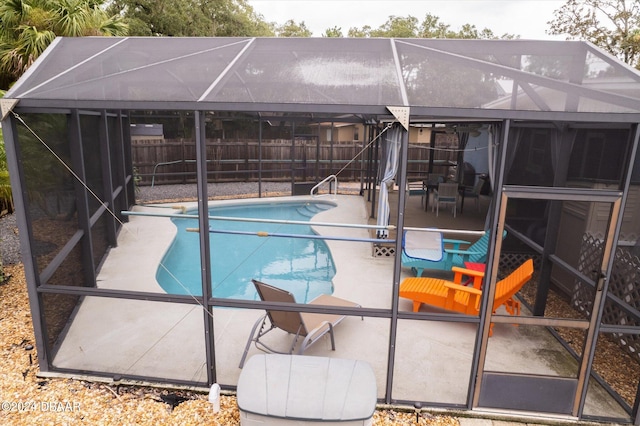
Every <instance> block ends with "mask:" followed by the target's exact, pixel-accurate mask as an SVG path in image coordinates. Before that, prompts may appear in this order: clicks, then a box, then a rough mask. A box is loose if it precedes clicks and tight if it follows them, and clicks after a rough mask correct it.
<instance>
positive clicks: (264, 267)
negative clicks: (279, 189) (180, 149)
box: [156, 202, 336, 303]
mask: <svg viewBox="0 0 640 426" xmlns="http://www.w3.org/2000/svg"><path fill="white" fill-rule="evenodd" d="M331 207H333V205H332V204H329V203H322V202H318V203H312V204H310V203H300V202H298V203H270V204H262V203H256V204H253V205H241V206H227V207H215V208H212V209H210V210H209V216H223V217H245V218H262V219H280V220H282V219H284V220H296V221H309V219H310V218H311V217H313V216H314V215H315V214H317V213H318V212H321V211H323V210H327V209H329V208H331ZM172 220H173V222H174V224H175V225H176V227H177V228H178V230H177V234H176V238H175V240H174V241H173V243H172V244H171V246H170V248H169V250H168V251H167V253H166V254H165V256H164V258H163V260H162V265H160V266H159V267H158V271H157V273H156V279H157V281H158V283H159V284H160V286H161V287H162V288H163V289H164V290H165V291H166V292H167V293H169V294H192V295H196V296H200V295H202V281H201V277H200V269H201V268H200V242H199V239H198V233H196V232H187V231H186V228H197V227H198V222H197V219H172ZM210 226H211V228H212V229H214V230H233V231H248V232H258V231H265V232H269V233H287V234H305V235H314V233H313V231H312V230H311V227H310V226H306V225H284V224H271V223H251V222H235V221H224V220H211V221H210ZM209 236H210V239H211V269H212V286H213V296H214V297H221V298H230V299H244V300H257V299H258V296H257V294H256V291H255V288H254V286H253V284H252V283H251V279H252V278H253V279H257V280H259V281H263V282H265V283H267V284H271V285H274V286H276V287H280V288H283V289H286V290H287V291H290V292H291V293H293V295H294V296H295V298H296V301H297V302H299V303H306V302H308V301H310V300H312V299H313V298H315V297H317V296H318V295H320V294H331V293H332V292H333V285H332V282H331V280H332V278H333V276H334V275H335V272H336V271H335V266H334V263H333V259H332V257H331V253H330V251H329V248H328V247H327V245H326V243H325V242H324V241H323V240H320V239H308V238H281V237H258V236H255V235H232V234H217V233H210V234H209ZM167 270H168V271H167Z"/></svg>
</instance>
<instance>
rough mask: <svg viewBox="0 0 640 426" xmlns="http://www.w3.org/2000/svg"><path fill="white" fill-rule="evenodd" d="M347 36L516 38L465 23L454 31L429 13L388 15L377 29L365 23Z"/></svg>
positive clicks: (351, 30) (350, 30) (353, 29)
mask: <svg viewBox="0 0 640 426" xmlns="http://www.w3.org/2000/svg"><path fill="white" fill-rule="evenodd" d="M348 34H349V37H394V38H417V37H419V38H467V39H497V38H505V39H509V38H516V37H517V36H515V35H513V34H504V35H502V36H500V37H497V36H496V35H495V34H494V33H493V31H491V30H490V29H488V28H484V29H482V30H478V28H477V27H476V26H475V25H471V24H465V25H463V26H462V28H461V29H460V30H457V31H454V30H452V29H451V26H450V25H447V24H444V23H442V22H440V18H439V17H437V16H435V15H432V14H430V13H428V14H426V15H425V17H424V19H423V21H422V22H419V21H418V18H415V17H413V16H411V15H409V16H407V17H402V16H389V19H387V21H386V22H385V23H384V24H382V25H381V26H380V27H378V28H377V29H372V28H371V27H370V26H368V25H365V26H364V27H362V28H350V29H349V33H348Z"/></svg>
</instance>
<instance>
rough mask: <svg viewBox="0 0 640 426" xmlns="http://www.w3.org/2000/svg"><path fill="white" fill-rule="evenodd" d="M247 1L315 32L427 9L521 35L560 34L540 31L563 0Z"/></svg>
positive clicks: (457, 21) (455, 24) (444, 18)
mask: <svg viewBox="0 0 640 426" xmlns="http://www.w3.org/2000/svg"><path fill="white" fill-rule="evenodd" d="M248 3H249V4H250V5H251V6H252V7H253V8H254V10H255V11H256V12H257V13H259V14H261V15H262V16H263V17H264V19H265V20H267V21H269V22H276V23H278V24H283V23H285V22H286V21H287V20H289V19H293V20H294V21H296V22H297V23H300V22H302V21H304V23H305V25H306V26H307V28H309V29H310V30H311V31H312V32H313V35H314V36H316V37H321V36H322V34H323V33H324V31H325V30H326V29H327V28H332V27H334V26H337V27H340V28H342V33H343V34H344V35H345V36H346V35H347V32H348V31H349V28H351V27H357V28H362V27H363V26H364V25H369V26H370V27H371V28H378V27H379V26H380V25H382V24H384V23H385V22H386V21H387V19H388V18H389V16H391V15H394V16H401V17H407V16H409V15H411V16H414V17H416V18H418V21H419V22H420V23H421V22H422V21H423V20H424V17H425V15H426V14H427V13H431V14H432V15H435V16H438V17H439V18H440V22H442V23H444V24H447V25H450V29H452V30H459V29H460V28H461V27H462V25H464V24H472V25H475V26H476V28H478V30H482V29H483V28H488V29H490V30H492V31H493V33H494V34H496V35H497V36H500V35H502V34H504V33H510V34H515V35H520V37H521V38H523V39H550V38H555V39H558V38H560V39H564V38H565V37H558V36H549V35H547V34H545V32H546V31H547V30H548V29H549V25H548V24H547V22H548V21H550V20H552V19H553V11H554V10H556V9H558V8H560V7H561V6H562V5H563V4H564V3H565V1H564V0H561V1H558V0H248Z"/></svg>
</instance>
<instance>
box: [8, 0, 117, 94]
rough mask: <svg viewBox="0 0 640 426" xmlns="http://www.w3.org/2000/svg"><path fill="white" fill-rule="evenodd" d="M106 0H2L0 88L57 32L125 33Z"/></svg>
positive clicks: (49, 41) (9, 81)
mask: <svg viewBox="0 0 640 426" xmlns="http://www.w3.org/2000/svg"><path fill="white" fill-rule="evenodd" d="M103 4H104V0H3V1H2V2H0V89H7V88H8V87H9V85H10V84H11V83H12V82H14V81H16V80H17V79H18V78H19V77H20V76H21V75H22V73H24V71H25V70H26V69H27V68H28V67H29V66H30V65H31V64H32V63H33V61H35V60H36V58H37V57H38V56H40V54H41V53H42V52H43V51H44V50H45V49H46V48H47V46H49V44H50V43H51V42H52V41H53V39H54V38H55V37H56V36H65V37H79V36H95V35H107V36H108V35H125V34H126V32H127V27H126V25H124V23H123V21H122V20H121V19H120V17H118V16H109V15H108V14H107V13H106V12H105V11H104V9H103V7H102V6H103Z"/></svg>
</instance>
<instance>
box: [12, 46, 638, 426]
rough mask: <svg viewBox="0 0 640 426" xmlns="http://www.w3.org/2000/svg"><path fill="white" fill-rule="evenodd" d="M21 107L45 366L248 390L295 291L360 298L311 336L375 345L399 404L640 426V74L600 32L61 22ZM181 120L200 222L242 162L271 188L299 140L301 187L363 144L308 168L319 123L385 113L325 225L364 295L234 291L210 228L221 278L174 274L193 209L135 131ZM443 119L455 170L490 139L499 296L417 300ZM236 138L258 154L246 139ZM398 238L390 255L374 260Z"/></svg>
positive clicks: (382, 378)
mask: <svg viewBox="0 0 640 426" xmlns="http://www.w3.org/2000/svg"><path fill="white" fill-rule="evenodd" d="M0 106H1V107H2V129H3V133H4V137H5V144H6V151H7V157H8V161H9V168H10V173H11V179H12V189H13V194H14V197H15V206H16V209H17V213H16V214H17V217H18V223H19V227H20V238H21V243H22V255H23V261H24V265H25V272H26V277H27V282H28V291H29V298H30V304H31V310H32V317H33V323H34V331H35V337H36V348H37V352H38V363H39V367H40V370H41V373H42V374H62V375H69V376H74V377H78V376H80V375H84V376H90V377H94V378H98V379H101V380H108V381H109V380H113V381H117V382H122V383H127V382H140V381H142V382H159V383H170V384H173V385H188V386H194V387H200V388H206V387H207V386H209V385H211V384H212V383H219V384H220V385H221V386H222V387H223V388H225V389H230V390H233V389H235V387H236V384H237V378H238V375H239V372H240V369H239V368H238V363H239V361H240V358H241V355H242V352H243V349H244V345H245V342H246V339H247V336H248V335H249V332H250V329H251V326H252V325H253V323H254V321H255V320H256V318H258V317H259V316H260V315H262V314H263V313H264V310H265V309H274V308H277V309H279V310H283V311H298V312H311V313H333V314H343V315H346V316H347V318H346V319H345V321H343V323H342V324H341V325H340V328H339V329H338V327H336V340H337V342H336V346H337V348H336V351H335V352H334V351H331V350H328V343H327V342H324V343H318V344H316V345H314V346H313V347H312V348H310V350H309V351H308V352H305V353H309V354H314V355H319V356H330V357H344V358H358V359H362V360H365V361H367V362H369V363H370V364H371V365H372V366H373V367H374V371H375V372H376V380H377V387H378V389H377V392H378V400H379V401H380V402H381V403H388V404H399V405H409V406H413V405H414V404H416V403H421V404H422V406H423V407H440V408H442V407H444V408H452V409H457V410H469V411H473V412H478V413H483V412H487V411H489V412H495V411H499V412H508V413H512V414H518V413H524V412H526V413H531V412H534V413H539V414H544V415H555V416H560V418H569V419H578V420H581V419H588V420H596V421H616V422H622V423H630V424H636V425H638V424H640V415H639V413H638V406H639V404H638V403H639V402H640V397H639V394H638V390H639V389H640V387H639V386H638V385H639V384H640V373H638V371H640V370H638V369H633V370H627V367H623V365H628V364H621V363H618V362H616V361H612V358H610V357H611V356H613V355H612V354H614V355H615V356H620V357H624V358H625V359H627V360H630V362H631V363H632V365H636V364H638V362H640V360H639V359H638V352H639V349H640V337H639V334H640V324H639V321H640V291H639V278H638V277H639V276H640V273H639V272H640V260H639V258H638V256H639V252H638V247H640V244H638V236H639V235H640V218H638V215H637V211H638V209H639V208H640V206H639V205H638V203H639V202H640V161H638V160H637V159H636V158H637V155H636V153H637V145H638V136H639V133H638V132H639V130H638V123H640V73H639V72H638V71H637V70H635V69H632V68H630V67H628V66H627V65H625V64H623V63H621V62H620V61H618V60H617V59H616V58H614V57H612V56H610V55H609V54H607V53H605V52H603V51H601V50H599V49H598V48H596V47H595V46H593V45H591V44H589V43H585V42H559V41H528V40H508V41H507V40H436V39H352V38H300V39H298V38H295V39H285V38H282V39H280V38H115V37H109V38H93V37H84V38H58V39H56V40H55V41H54V42H53V43H52V44H51V46H50V47H49V48H48V49H47V50H46V51H45V52H44V53H43V54H42V55H41V56H40V57H39V58H38V60H37V61H36V63H35V64H34V65H33V66H32V67H31V68H30V69H29V70H28V72H27V73H26V74H25V75H24V76H23V77H22V78H21V79H20V80H19V81H18V82H17V83H16V84H15V85H14V86H13V87H12V88H11V90H10V91H9V92H8V93H7V94H6V96H5V98H4V99H2V100H1V102H0ZM158 122H163V123H165V129H166V128H168V127H169V124H170V125H171V126H175V128H179V129H180V132H179V135H178V136H177V137H176V138H180V143H184V141H188V142H189V143H191V144H192V145H191V146H192V151H189V154H188V155H187V157H189V158H188V160H189V161H191V165H192V166H193V169H192V172H193V176H192V177H193V180H191V181H189V182H187V183H186V185H185V187H186V191H187V192H188V195H189V197H190V198H191V199H193V200H196V201H193V203H191V204H190V205H188V206H187V204H182V205H181V206H180V207H181V208H187V207H188V208H193V209H195V211H197V212H198V217H197V219H196V220H197V227H198V228H199V230H207V229H213V228H215V226H214V220H213V219H211V218H210V217H209V214H208V209H209V199H210V198H213V197H215V196H216V195H217V194H215V193H211V192H210V188H211V187H210V186H209V185H208V183H211V182H215V181H216V180H217V179H222V178H224V179H226V180H229V177H228V175H224V174H223V173H221V171H220V170H221V168H220V167H222V166H221V165H222V164H224V163H225V161H227V160H229V161H230V160H234V161H236V160H237V164H240V166H235V167H236V169H239V168H244V172H246V174H245V177H244V178H243V179H244V180H247V181H251V182H255V183H256V185H257V191H256V193H257V194H259V195H262V185H264V184H266V183H267V182H269V181H270V180H272V179H273V176H274V175H273V167H274V165H273V164H274V163H272V162H270V161H271V160H267V157H266V153H267V152H268V151H267V145H268V144H267V141H272V140H279V141H282V140H284V141H289V145H288V146H290V148H287V149H289V151H288V154H287V155H285V156H284V158H286V159H287V161H291V163H290V165H286V167H284V168H283V169H281V170H279V173H280V174H281V175H282V174H284V176H285V177H284V179H285V180H286V181H291V182H292V186H294V185H295V184H296V183H297V182H299V181H300V182H301V181H303V180H306V181H312V182H311V183H312V184H315V183H317V182H319V181H320V180H322V179H324V178H325V177H326V176H329V175H337V176H338V177H337V180H338V181H340V179H341V178H343V175H341V174H340V172H341V171H342V170H341V168H342V167H343V166H345V163H337V162H336V163H335V164H334V163H332V162H331V161H329V162H328V165H327V164H324V165H323V166H322V168H321V169H322V171H321V172H318V171H316V173H315V174H314V175H313V176H312V177H310V176H309V175H307V176H305V177H304V178H302V177H301V175H299V174H298V173H297V170H298V163H297V161H298V160H299V157H300V155H301V152H302V151H300V144H301V140H302V136H301V135H303V134H304V135H305V138H306V139H305V140H311V141H314V142H313V143H316V144H317V146H318V147H319V146H320V145H321V142H323V141H324V142H326V141H328V143H329V144H332V143H333V142H334V138H335V134H336V133H334V132H337V130H336V129H338V128H341V126H350V125H354V126H356V125H357V126H362V129H364V133H362V134H360V135H358V138H359V141H360V142H361V147H362V150H361V152H358V153H357V154H358V156H359V157H358V158H359V160H358V162H356V163H353V164H351V163H350V165H349V167H351V168H352V172H353V170H356V171H355V172H353V173H354V174H353V176H355V177H356V179H357V180H359V181H360V183H361V188H363V189H362V190H361V191H360V194H359V195H343V194H339V195H336V196H334V197H333V198H332V197H329V198H325V199H326V200H330V201H329V202H330V203H333V204H335V207H334V208H332V209H327V210H326V211H323V212H319V213H318V215H317V216H314V217H313V218H311V221H312V222H314V221H316V222H317V221H325V222H329V223H331V224H332V227H326V228H325V227H319V228H318V229H317V230H316V233H317V234H318V235H319V236H321V237H322V238H325V239H326V241H327V244H328V245H329V248H330V250H331V254H332V256H333V259H334V261H335V262H336V274H335V277H334V278H333V285H334V294H335V295H337V296H340V297H344V298H346V299H349V300H352V301H354V302H356V303H358V304H359V305H361V307H359V308H352V307H332V306H328V305H308V304H303V303H296V304H283V303H277V302H261V301H259V300H242V299H234V298H218V297H213V293H212V291H213V290H212V281H211V277H212V273H213V271H212V263H211V261H210V260H211V256H214V257H215V256H229V258H231V257H233V256H234V254H233V253H228V252H226V251H225V247H217V246H216V245H215V244H214V245H211V244H210V240H211V238H210V234H209V233H208V232H199V233H198V234H197V235H198V238H197V240H198V244H199V247H200V263H199V265H200V273H199V275H200V279H201V292H199V293H198V295H189V294H187V295H184V294H183V295H180V294H167V293H165V292H163V291H162V290H161V289H160V287H159V286H158V285H157V283H156V281H155V273H156V270H157V268H158V265H159V263H161V261H160V259H161V257H162V254H163V253H164V252H165V251H166V250H167V248H168V247H169V245H170V244H171V241H172V238H173V234H175V227H172V225H171V223H170V221H169V218H170V217H173V218H175V216H179V215H180V214H184V213H183V210H179V209H178V210H176V209H172V208H171V207H172V206H167V205H160V204H153V205H144V206H143V205H139V204H138V203H137V201H136V191H137V185H138V183H139V182H140V176H139V169H138V165H137V163H134V159H133V158H132V135H131V129H132V127H131V125H135V124H145V123H147V124H148V123H158ZM423 130H424V131H425V133H426V132H430V133H431V134H432V135H435V134H436V133H438V132H444V133H447V134H454V135H455V137H456V139H455V140H456V141H457V144H458V145H457V148H456V150H455V151H456V154H455V157H456V158H455V161H454V162H453V163H454V164H453V165H459V166H461V165H462V164H463V163H465V162H469V161H471V160H470V158H471V157H472V156H473V155H478V154H477V151H482V158H484V159H486V160H483V161H485V163H486V164H487V168H486V172H487V174H488V176H489V178H490V179H489V181H490V182H491V183H490V191H489V192H487V194H490V196H488V198H490V203H489V204H488V206H489V207H488V210H487V211H486V217H485V216H483V217H482V220H481V221H480V222H479V223H480V225H479V228H478V229H475V230H474V231H480V233H481V231H483V230H484V231H486V232H487V234H488V235H489V248H488V254H487V256H486V260H485V266H484V267H485V271H486V272H485V278H484V281H483V284H482V285H483V287H482V288H483V291H482V296H481V298H480V302H479V306H478V307H479V314H477V315H458V314H452V313H449V312H447V311H440V310H437V309H435V310H434V309H428V308H427V309H425V308H423V309H420V310H419V311H417V312H413V311H412V309H411V302H410V301H409V300H407V299H405V298H401V297H400V296H399V291H398V289H399V286H400V284H401V282H402V281H403V279H405V278H406V277H408V276H410V275H411V271H410V270H408V269H407V268H406V267H404V266H403V265H402V262H401V257H400V256H399V255H398V256H393V254H394V253H397V254H399V253H401V251H402V238H398V236H402V235H403V231H404V230H405V228H407V229H408V228H416V227H417V228H425V227H431V226H433V225H420V226H416V225H415V224H414V223H412V222H411V220H410V217H409V216H408V215H405V212H406V211H408V210H407V209H408V206H409V205H410V203H412V202H413V201H414V199H413V197H411V196H410V191H404V190H400V191H399V190H397V188H406V187H407V184H408V183H409V182H410V181H412V182H413V181H426V180H427V179H428V174H430V173H433V172H434V167H435V168H437V167H438V162H437V161H434V154H433V153H434V152H435V151H434V150H430V151H429V150H427V149H425V152H430V153H431V154H429V155H428V156H427V157H425V159H424V161H423V160H420V161H418V160H415V159H412V158H413V157H410V156H409V155H408V152H409V150H410V149H412V146H413V145H415V142H414V141H413V139H411V138H412V136H411V135H412V132H413V131H416V132H418V131H419V132H422V131H423ZM358 138H356V137H355V136H354V137H353V139H358ZM249 139H251V144H250V143H249ZM221 141H222V142H224V143H226V144H227V145H228V146H230V147H233V146H235V145H237V146H238V147H241V146H245V147H246V149H245V150H244V151H240V150H238V151H237V152H242V154H229V152H233V151H223V150H222V148H220V147H219V146H218V145H216V144H217V143H220V142H221ZM336 142H337V141H336ZM149 144H151V145H152V146H153V147H154V148H153V149H155V148H157V147H156V146H155V145H153V142H149ZM227 145H225V146H227ZM181 146H182V145H181ZM329 146H330V148H328V150H329V152H331V153H334V152H335V151H336V150H337V149H338V148H337V147H335V146H333V145H329ZM424 146H425V147H430V148H433V147H434V145H433V143H431V145H430V144H429V141H427V142H426V143H424ZM470 146H474V147H475V148H474V149H473V150H470V149H467V148H468V147H470ZM394 147H395V148H394ZM181 149H183V151H184V149H186V148H181ZM229 149H232V148H229ZM317 149H318V151H319V150H320V148H317ZM304 152H305V153H306V152H307V151H304ZM309 152H311V151H309ZM233 155H236V157H233V158H227V156H233ZM305 155H306V154H305ZM331 155H334V154H330V156H331ZM305 158H306V157H305ZM332 158H333V157H332ZM363 159H364V160H363ZM436 160H437V159H436ZM314 161H315V160H314ZM284 163H285V164H286V162H284ZM234 164H235V163H234ZM423 166H424V167H423ZM345 167H346V166H345ZM318 170H319V169H318ZM481 171H483V170H478V172H481ZM394 188H396V189H395V190H394ZM387 189H389V190H391V194H389V193H388V191H387ZM367 195H369V196H372V198H373V199H372V200H371V199H370V200H365V198H366V197H365V196H367ZM300 197H306V198H310V197H311V196H310V195H304V196H296V198H300ZM306 198H304V199H306ZM418 198H419V197H418ZM427 198H428V197H427ZM386 200H389V201H390V202H392V203H395V204H392V205H391V206H390V208H387V207H386V206H385V205H384V202H385V201H386ZM367 201H372V205H375V207H374V208H372V209H371V214H370V215H371V216H376V217H377V220H378V222H377V223H376V221H375V220H373V221H369V220H368V218H367V216H368V215H369V211H368V210H367V209H368V207H365V205H366V202H367ZM225 202H226V203H231V204H233V203H235V202H237V200H227V201H225ZM243 202H246V201H243ZM252 202H256V203H260V202H274V201H273V200H272V199H271V198H264V197H262V198H260V199H259V200H257V199H254V200H252ZM417 202H420V201H417ZM378 205H380V206H381V207H377V206H378ZM471 206H473V204H471ZM470 210H473V208H472V207H469V205H465V207H464V211H463V213H462V214H460V217H462V218H464V217H465V215H469V214H471V213H470ZM185 211H186V210H185ZM390 212H391V213H390ZM421 212H422V213H423V214H424V216H423V218H424V217H427V216H426V215H428V214H429V212H428V211H424V210H421ZM134 213H135V214H134ZM440 215H441V216H443V215H445V214H444V213H443V212H442V211H441V212H440ZM387 217H388V218H389V220H390V221H391V223H390V225H392V227H388V226H387V225H388V224H387ZM429 217H433V216H429ZM177 220H179V219H177ZM456 220H458V219H456ZM460 220H462V219H460ZM355 223H359V224H362V225H365V226H364V227H362V228H358V227H350V225H352V224H355ZM453 223H454V224H455V223H456V222H453ZM459 223H461V222H460V221H459ZM454 226H455V225H454ZM367 227H368V228H367ZM453 231H455V230H453ZM504 231H506V233H507V237H506V238H505V239H504V240H503V239H502V238H496V236H498V235H503V233H504ZM478 235H479V233H478V232H476V233H470V234H468V235H467V236H466V238H464V239H469V238H475V239H477V238H478ZM247 238H253V237H250V236H247ZM331 238H333V240H332V239H331ZM460 238H462V237H460ZM376 239H380V240H384V244H386V246H385V247H386V250H387V251H386V253H387V254H391V255H390V256H386V257H384V258H377V257H375V256H372V254H371V253H372V246H376ZM529 258H530V259H533V260H534V269H535V272H534V275H533V278H532V280H531V282H530V283H529V284H527V287H526V290H525V287H523V290H522V291H521V292H520V293H519V294H518V298H517V304H518V306H520V304H522V312H521V314H520V315H519V316H511V315H507V314H505V312H503V311H502V310H496V311H495V312H493V296H494V295H495V293H496V287H497V283H498V282H499V281H500V280H501V279H502V278H504V277H505V276H506V275H508V274H509V273H510V272H511V271H512V270H514V269H515V268H516V267H517V266H518V265H520V264H521V263H522V262H524V261H525V260H526V259H529ZM284 264H286V261H285V262H284ZM160 266H161V265H160ZM441 272H442V271H441ZM429 274H430V272H429V271H425V273H424V274H423V276H427V275H429ZM250 278H255V277H250ZM513 303H516V299H514V302H513ZM558 304H563V306H565V309H564V310H563V309H556V306H557V305H558ZM361 317H362V319H361ZM511 324H517V325H518V327H512V326H511ZM490 332H492V333H491V336H490ZM283 334H284V333H283ZM543 336H547V337H550V340H545V342H547V343H545V345H542V344H540V343H539V342H540V341H541V340H539V339H543ZM549 342H550V343H549ZM276 343H281V342H280V341H276ZM325 343H327V344H325ZM363 348H366V350H363ZM253 351H254V349H253V348H252V349H251V352H250V355H251V354H253V353H254V352H253ZM615 359H617V358H615ZM603 366H604V367H603ZM623 369H624V370H623ZM620 376H623V377H624V380H622V382H623V383H618V382H619V380H617V379H613V377H620Z"/></svg>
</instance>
